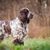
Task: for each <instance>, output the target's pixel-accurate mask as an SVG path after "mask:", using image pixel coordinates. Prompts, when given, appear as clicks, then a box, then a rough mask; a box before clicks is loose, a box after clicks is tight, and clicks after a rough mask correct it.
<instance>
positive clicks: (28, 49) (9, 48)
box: [0, 38, 50, 50]
mask: <svg viewBox="0 0 50 50" xmlns="http://www.w3.org/2000/svg"><path fill="white" fill-rule="evenodd" d="M0 50H50V38H49V39H35V38H34V39H27V40H26V41H25V42H24V45H14V44H13V43H11V41H10V39H6V40H4V41H3V42H1V43H0Z"/></svg>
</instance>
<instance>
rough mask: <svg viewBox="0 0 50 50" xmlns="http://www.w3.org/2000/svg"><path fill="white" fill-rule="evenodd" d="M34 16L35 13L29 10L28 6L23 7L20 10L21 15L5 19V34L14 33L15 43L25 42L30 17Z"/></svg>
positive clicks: (3, 26)
mask: <svg viewBox="0 0 50 50" xmlns="http://www.w3.org/2000/svg"><path fill="white" fill-rule="evenodd" d="M32 18H33V14H32V13H31V12H30V11H29V9H28V8H23V9H21V10H20V12H19V16H18V17H16V18H15V19H13V20H10V22H8V21H4V23H3V24H2V28H3V29H2V30H3V34H7V35H10V34H11V35H12V36H13V43H14V44H16V43H19V44H22V43H23V39H24V37H25V36H26V35H27V34H26V33H27V32H28V29H27V26H28V24H29V22H30V19H32Z"/></svg>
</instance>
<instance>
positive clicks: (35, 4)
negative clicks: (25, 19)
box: [0, 0, 50, 38]
mask: <svg viewBox="0 0 50 50" xmlns="http://www.w3.org/2000/svg"><path fill="white" fill-rule="evenodd" d="M24 7H27V8H29V9H30V11H32V13H33V14H34V16H33V19H32V20H31V21H30V23H29V32H28V35H29V37H31V38H34V37H36V38H37V37H38V38H39V37H40V38H47V37H50V0H0V20H12V19H14V18H15V17H17V16H18V15H19V11H20V9H21V8H24Z"/></svg>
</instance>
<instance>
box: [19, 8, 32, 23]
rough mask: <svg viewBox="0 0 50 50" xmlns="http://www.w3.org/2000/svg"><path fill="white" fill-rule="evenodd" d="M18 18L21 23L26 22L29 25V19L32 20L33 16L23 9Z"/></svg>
mask: <svg viewBox="0 0 50 50" xmlns="http://www.w3.org/2000/svg"><path fill="white" fill-rule="evenodd" d="M19 18H20V19H21V21H22V22H27V23H29V21H30V19H32V18H33V14H32V13H31V12H30V11H29V9H28V8H23V9H21V11H20V16H19Z"/></svg>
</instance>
